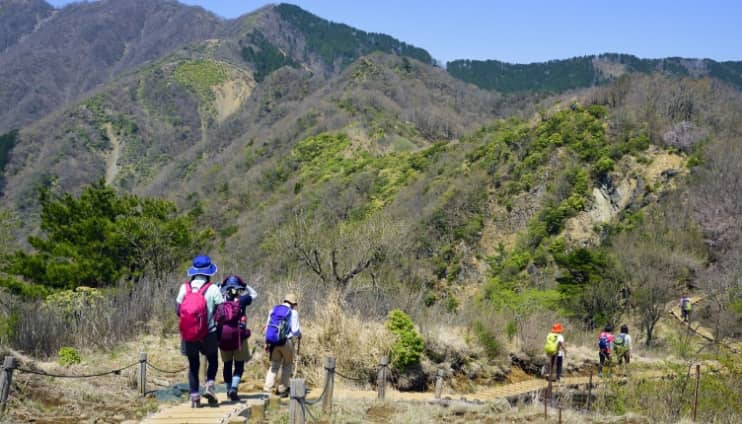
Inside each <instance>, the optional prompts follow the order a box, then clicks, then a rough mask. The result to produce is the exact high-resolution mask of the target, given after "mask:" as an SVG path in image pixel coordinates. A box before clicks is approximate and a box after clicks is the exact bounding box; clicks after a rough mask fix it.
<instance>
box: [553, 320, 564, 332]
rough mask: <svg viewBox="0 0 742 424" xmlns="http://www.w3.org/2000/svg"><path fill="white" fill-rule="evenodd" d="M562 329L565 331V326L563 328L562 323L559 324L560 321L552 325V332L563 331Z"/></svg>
mask: <svg viewBox="0 0 742 424" xmlns="http://www.w3.org/2000/svg"><path fill="white" fill-rule="evenodd" d="M562 331H564V328H562V324H559V323H558V322H557V323H555V324H554V325H552V326H551V332H552V333H561V332H562Z"/></svg>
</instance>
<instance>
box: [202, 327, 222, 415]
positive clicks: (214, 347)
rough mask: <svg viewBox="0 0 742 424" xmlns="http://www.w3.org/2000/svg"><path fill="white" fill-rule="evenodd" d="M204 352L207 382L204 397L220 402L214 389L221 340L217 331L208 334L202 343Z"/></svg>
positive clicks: (210, 401)
mask: <svg viewBox="0 0 742 424" xmlns="http://www.w3.org/2000/svg"><path fill="white" fill-rule="evenodd" d="M201 348H202V353H203V354H204V355H206V362H207V364H208V365H207V368H206V384H205V386H204V397H206V398H207V399H208V400H209V403H215V402H218V401H217V399H216V391H215V390H214V380H216V373H217V371H219V340H218V339H217V336H216V332H212V333H209V334H207V335H206V338H205V339H204V341H203V342H202V343H201Z"/></svg>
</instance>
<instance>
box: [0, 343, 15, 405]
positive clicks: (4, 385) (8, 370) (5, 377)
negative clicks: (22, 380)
mask: <svg viewBox="0 0 742 424" xmlns="http://www.w3.org/2000/svg"><path fill="white" fill-rule="evenodd" d="M14 369H15V357H13V356H6V357H5V361H3V370H2V371H3V372H2V373H1V374H0V417H1V416H3V415H4V414H5V405H6V403H7V402H8V395H9V394H10V385H11V383H12V382H13V370H14Z"/></svg>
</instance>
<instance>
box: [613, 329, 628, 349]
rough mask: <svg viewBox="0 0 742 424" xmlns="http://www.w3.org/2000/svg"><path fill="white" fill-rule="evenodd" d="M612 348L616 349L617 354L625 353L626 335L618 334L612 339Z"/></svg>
mask: <svg viewBox="0 0 742 424" xmlns="http://www.w3.org/2000/svg"><path fill="white" fill-rule="evenodd" d="M613 347H614V348H615V349H616V352H617V353H620V352H623V351H625V350H626V334H624V333H618V334H617V335H616V337H614V338H613Z"/></svg>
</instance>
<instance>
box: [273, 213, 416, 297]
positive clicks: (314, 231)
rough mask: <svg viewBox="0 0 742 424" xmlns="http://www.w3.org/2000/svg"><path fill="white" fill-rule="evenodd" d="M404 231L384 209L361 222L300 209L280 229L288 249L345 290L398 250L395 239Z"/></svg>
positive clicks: (282, 241) (280, 237)
mask: <svg viewBox="0 0 742 424" xmlns="http://www.w3.org/2000/svg"><path fill="white" fill-rule="evenodd" d="M402 234H403V231H402V228H401V225H398V224H395V223H394V222H393V221H392V220H391V219H390V218H388V217H386V216H383V215H382V214H381V213H376V214H374V215H372V216H371V217H369V218H367V219H366V220H365V221H363V222H359V223H354V222H351V223H348V222H340V223H337V224H335V225H327V224H326V222H325V221H323V220H321V219H320V218H314V217H309V216H308V215H307V214H305V213H304V212H303V211H301V210H299V211H296V212H294V214H293V215H292V217H291V221H290V222H289V223H288V224H287V225H286V226H285V227H284V228H283V229H282V230H281V231H280V234H279V240H280V244H281V245H282V247H283V250H284V251H287V252H291V253H292V254H293V256H294V257H295V258H296V259H297V260H298V261H299V262H300V263H301V264H303V265H304V266H306V267H307V268H309V269H310V270H311V271H312V272H313V273H314V274H315V275H317V277H319V279H320V280H321V281H322V282H323V283H325V284H329V285H333V286H335V287H336V288H337V289H339V290H340V292H341V293H342V294H345V293H346V292H347V290H348V286H349V284H350V282H351V280H353V279H354V278H356V277H357V276H358V275H360V274H361V273H364V272H366V271H369V270H370V268H372V267H373V266H377V265H379V264H382V263H383V262H385V261H387V260H388V259H389V257H390V255H393V254H394V253H395V252H396V251H397V247H396V246H395V244H396V243H395V241H396V240H397V238H398V237H399V236H400V235H402ZM373 276H374V275H373V274H372V279H373Z"/></svg>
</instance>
